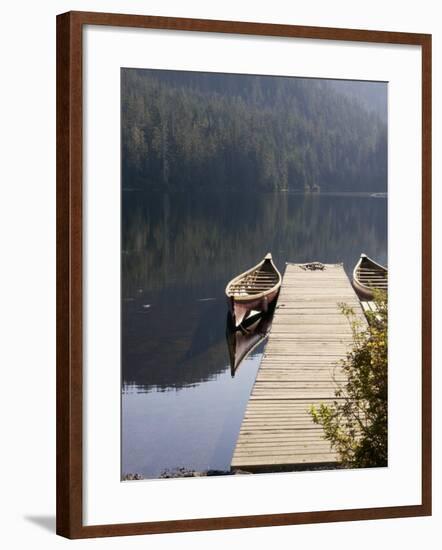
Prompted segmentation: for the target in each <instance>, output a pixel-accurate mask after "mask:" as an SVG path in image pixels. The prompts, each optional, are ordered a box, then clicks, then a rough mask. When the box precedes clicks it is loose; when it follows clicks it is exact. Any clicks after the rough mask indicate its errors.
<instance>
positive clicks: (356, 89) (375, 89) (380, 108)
mask: <svg viewBox="0 0 442 550" xmlns="http://www.w3.org/2000/svg"><path fill="white" fill-rule="evenodd" d="M329 83H330V86H332V87H333V88H334V89H335V90H336V91H337V92H339V93H342V94H345V95H346V96H347V97H349V98H351V99H353V100H354V101H356V102H357V103H359V104H360V105H362V106H363V107H365V108H366V109H367V111H371V112H374V113H376V114H377V115H379V117H380V118H381V120H383V121H385V122H386V121H387V83H386V82H368V81H363V80H354V81H353V80H330V81H329Z"/></svg>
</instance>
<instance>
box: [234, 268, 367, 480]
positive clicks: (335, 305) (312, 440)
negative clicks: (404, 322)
mask: <svg viewBox="0 0 442 550" xmlns="http://www.w3.org/2000/svg"><path fill="white" fill-rule="evenodd" d="M323 265H324V269H322V270H321V269H316V270H310V269H308V268H306V267H305V265H303V264H287V266H286V270H285V273H284V277H283V281H282V285H281V291H280V294H279V298H278V303H277V306H276V310H275V314H274V318H273V324H272V328H271V332H270V335H269V339H268V342H267V345H266V348H265V350H264V356H263V358H262V361H261V365H260V368H259V370H258V374H257V376H256V380H255V384H254V386H253V389H252V393H251V395H250V398H249V402H248V404H247V409H246V412H245V416H244V419H243V421H242V425H241V429H240V433H239V437H238V440H237V443H236V447H235V450H234V454H233V458H232V462H231V467H232V469H244V470H249V471H269V470H275V469H281V470H283V469H301V468H309V467H313V466H321V465H325V464H329V463H336V462H337V456H336V455H335V453H334V452H333V451H332V449H331V448H330V444H329V443H328V442H327V441H325V440H324V439H323V437H322V434H323V432H322V428H321V427H320V426H318V425H316V424H314V423H313V421H312V419H311V415H310V413H309V409H310V406H311V405H312V404H316V405H318V404H320V403H330V402H333V401H334V400H335V389H336V386H337V384H339V383H342V382H345V378H344V374H343V371H342V369H340V368H339V366H336V363H337V362H339V360H340V359H342V358H343V357H345V354H346V351H347V350H348V349H349V347H350V346H351V344H352V340H353V335H352V330H351V326H350V323H349V321H348V319H347V317H346V316H345V315H344V314H343V313H342V311H341V307H340V305H339V304H340V303H345V304H347V305H348V306H349V307H352V308H353V309H354V311H355V313H356V315H357V317H358V319H359V320H360V321H361V322H362V323H364V324H365V323H366V320H365V316H364V314H363V310H362V308H361V304H360V302H359V300H358V298H357V296H356V293H355V292H354V290H353V287H352V285H351V283H350V281H349V279H348V277H347V275H346V274H345V271H344V268H343V266H342V265H341V264H338V265H336V264H323Z"/></svg>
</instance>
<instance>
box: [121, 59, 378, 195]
mask: <svg viewBox="0 0 442 550" xmlns="http://www.w3.org/2000/svg"><path fill="white" fill-rule="evenodd" d="M350 85H351V84H349V83H348V82H347V83H346V84H345V87H346V88H345V91H346V93H341V92H340V91H339V85H338V84H336V81H333V83H331V82H327V81H325V80H321V79H305V78H289V77H270V76H253V75H231V74H214V73H212V74H211V73H196V72H185V71H158V70H146V69H143V70H141V69H122V72H121V128H122V136H121V137H122V177H123V187H129V188H131V187H135V188H143V189H144V188H145V189H164V190H167V191H173V190H180V191H182V190H186V189H189V188H198V189H200V190H204V189H207V190H233V191H243V190H249V189H250V190H252V189H253V190H257V191H279V190H285V191H291V190H300V191H303V190H304V191H319V190H322V191H327V190H333V191H385V190H386V182H387V124H386V120H385V118H386V117H382V116H381V115H380V114H379V112H376V111H374V110H370V109H368V108H367V105H366V100H364V101H360V102H358V101H357V92H358V88H357V83H355V84H354V88H353V92H354V93H353V95H351V94H349V93H348V88H349V86H350ZM382 93H384V91H383V90H380V94H381V95H382ZM377 99H378V100H379V98H377ZM381 100H382V97H381ZM378 111H379V110H378Z"/></svg>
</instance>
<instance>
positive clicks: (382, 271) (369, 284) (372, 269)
mask: <svg viewBox="0 0 442 550" xmlns="http://www.w3.org/2000/svg"><path fill="white" fill-rule="evenodd" d="M364 272H365V273H364ZM387 277H388V270H387V268H386V267H384V266H383V265H380V264H378V263H377V262H375V261H374V260H372V259H371V258H369V257H368V256H367V255H366V254H361V257H360V258H359V261H358V262H357V264H356V265H355V267H354V270H353V280H352V285H353V288H354V289H355V291H356V294H357V295H358V297H359V299H360V300H363V301H371V300H373V298H374V291H375V290H378V289H379V290H388V282H387V281H388V279H387ZM365 283H366V284H365Z"/></svg>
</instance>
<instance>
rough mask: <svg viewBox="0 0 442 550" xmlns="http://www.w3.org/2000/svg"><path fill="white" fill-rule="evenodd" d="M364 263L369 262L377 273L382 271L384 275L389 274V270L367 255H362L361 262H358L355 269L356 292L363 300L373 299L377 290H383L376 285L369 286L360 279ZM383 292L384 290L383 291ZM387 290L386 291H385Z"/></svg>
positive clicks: (354, 283)
mask: <svg viewBox="0 0 442 550" xmlns="http://www.w3.org/2000/svg"><path fill="white" fill-rule="evenodd" d="M364 261H367V262H369V263H370V264H372V265H373V266H374V268H375V270H377V271H381V272H384V273H388V270H387V268H386V267H385V266H383V265H381V264H379V263H378V262H375V261H374V260H372V259H371V258H370V257H369V256H367V255H366V254H361V256H360V258H359V260H358V261H357V263H356V265H355V267H354V269H353V281H352V282H353V286H354V288H355V290H356V291H357V292H358V293H359V294H361V295H362V297H363V298H365V299H369V300H370V299H372V298H373V295H374V294H373V292H374V291H375V290H379V289H381V287H380V286H376V285H373V286H368V285H366V284H364V283H363V282H362V281H361V280H360V278H359V273H358V271H359V269H360V268H361V264H362V262H364ZM387 288H388V287H387ZM381 290H382V289H381ZM383 290H385V289H383Z"/></svg>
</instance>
